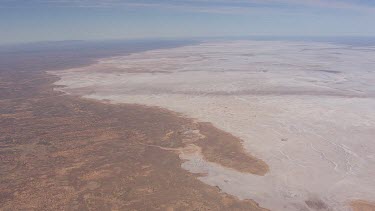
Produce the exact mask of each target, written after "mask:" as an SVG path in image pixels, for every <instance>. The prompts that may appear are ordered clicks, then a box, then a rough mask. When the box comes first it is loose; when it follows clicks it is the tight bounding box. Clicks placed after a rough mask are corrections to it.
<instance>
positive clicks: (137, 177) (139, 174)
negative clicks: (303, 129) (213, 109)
mask: <svg viewBox="0 0 375 211" xmlns="http://www.w3.org/2000/svg"><path fill="white" fill-rule="evenodd" d="M49 55H50V54H49ZM7 58H9V57H7ZM3 59H4V57H3ZM38 59H39V60H38ZM71 60H72V58H71ZM0 61H1V58H0ZM3 61H5V60H3ZM7 61H8V60H7ZM8 62H9V61H8ZM44 62H45V61H44ZM74 62H76V63H77V65H78V64H79V65H82V64H84V63H85V62H86V61H85V62H77V61H74ZM74 62H73V63H74ZM4 63H5V62H4ZM4 63H3V64H4ZM81 63H82V64H81ZM69 65H70V66H74V65H72V64H69ZM69 65H68V66H69ZM64 66H66V65H65V64H63V63H62V62H61V61H55V62H54V63H53V65H51V64H49V66H48V65H45V66H43V57H39V56H36V57H35V58H34V57H28V58H26V57H25V59H23V60H19V62H17V60H14V62H13V66H12V65H9V66H7V67H6V68H5V67H4V66H2V67H1V70H0V210H264V209H263V208H261V207H259V206H258V205H257V203H255V202H254V201H251V200H238V199H236V198H234V197H232V196H230V195H228V194H225V193H222V192H220V190H219V189H218V188H216V187H212V186H209V185H206V184H204V183H203V182H201V181H199V180H198V179H197V177H198V176H199V175H196V174H192V173H189V172H188V171H186V170H184V169H182V168H181V164H182V162H183V161H182V160H181V159H180V158H179V155H178V149H181V148H184V147H186V146H187V145H191V144H195V145H197V146H200V147H201V148H202V153H203V155H204V156H205V157H206V159H207V160H209V161H212V162H217V163H219V164H222V165H223V166H225V167H229V168H233V169H236V170H239V171H243V172H249V173H254V174H258V175H264V174H265V173H266V172H267V171H268V167H267V165H266V164H265V163H264V162H262V161H260V160H258V159H256V158H254V157H252V156H250V155H248V154H246V153H245V152H244V150H243V149H242V146H241V142H240V140H239V139H237V138H235V137H233V136H231V135H230V134H227V133H225V132H223V131H220V130H218V129H216V128H214V127H213V126H212V125H210V124H207V123H195V122H194V121H192V120H190V119H186V118H182V117H180V116H178V115H176V114H174V113H172V112H169V111H166V110H162V109H159V108H150V107H144V106H139V105H112V104H108V103H104V102H98V101H93V100H86V99H82V98H79V97H75V96H68V95H64V94H63V93H60V92H56V91H54V90H53V88H54V86H53V85H52V83H53V82H54V81H56V80H58V78H57V77H54V76H50V75H48V74H46V73H45V72H44V71H45V70H49V69H59V68H61V67H64ZM46 68H48V69H46ZM197 131H198V132H200V134H198V135H197ZM168 149H176V150H168Z"/></svg>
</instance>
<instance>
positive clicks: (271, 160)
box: [49, 41, 375, 210]
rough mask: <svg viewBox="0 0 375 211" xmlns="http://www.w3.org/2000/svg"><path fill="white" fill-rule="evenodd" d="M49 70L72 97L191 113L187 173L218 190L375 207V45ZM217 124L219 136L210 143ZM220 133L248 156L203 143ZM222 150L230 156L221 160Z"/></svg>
mask: <svg viewBox="0 0 375 211" xmlns="http://www.w3.org/2000/svg"><path fill="white" fill-rule="evenodd" d="M49 73H50V74H53V75H55V76H58V77H59V78H60V80H58V81H56V82H55V85H58V88H57V90H59V91H63V92H65V93H68V94H72V95H78V96H83V97H85V98H89V99H95V100H103V102H105V103H113V104H117V103H130V104H142V105H147V106H155V107H158V108H161V109H168V110H170V111H172V112H177V114H179V115H181V116H183V117H186V118H192V119H193V122H194V123H192V124H198V125H200V126H196V127H195V128H193V129H192V130H189V131H188V133H189V134H188V135H189V136H191V137H190V138H189V140H190V141H187V142H186V143H185V145H184V147H182V148H179V149H178V150H177V151H178V154H179V156H180V158H181V159H182V160H183V163H182V168H184V169H186V170H188V171H190V172H191V173H195V174H196V175H199V180H201V181H202V182H204V183H206V184H208V185H210V186H212V187H217V188H218V189H219V190H220V191H222V192H223V193H226V194H229V195H232V196H234V197H237V198H238V199H251V200H254V201H255V202H257V203H259V205H260V206H261V207H264V208H267V209H271V210H350V205H353V206H352V207H354V208H358V210H359V209H361V207H362V208H363V209H365V208H367V209H369V210H371V209H373V208H372V205H371V203H370V202H371V201H374V200H375V179H374V175H375V142H374V140H375V139H374V138H375V86H374V84H375V48H373V47H360V46H357V47H355V46H349V45H344V44H328V43H317V42H292V41H225V42H206V43H201V44H198V45H190V46H184V47H177V48H171V49H161V50H150V51H145V52H140V53H134V54H130V55H126V56H116V57H110V58H105V59H99V60H98V61H97V63H95V64H92V65H89V66H86V67H80V68H72V69H66V70H64V71H50V72H49ZM202 122H208V123H202ZM210 124H212V125H213V126H214V127H216V128H218V129H216V128H214V127H212V130H219V131H222V133H223V134H222V135H221V136H216V138H215V137H214V138H211V139H210V138H206V137H208V134H209V133H207V130H204V127H205V125H206V126H210ZM210 127H211V126H210ZM205 131H206V133H205ZM224 131H225V132H224ZM170 135H173V133H170ZM223 136H224V137H225V136H227V137H229V138H227V139H226V140H231V139H233V140H236V141H234V142H230V143H239V142H238V139H237V138H236V137H238V138H239V139H240V140H241V143H242V146H243V147H244V151H242V149H241V146H236V147H235V149H236V150H228V151H226V152H224V153H222V152H223V150H217V151H216V154H215V153H210V152H212V149H215V147H209V148H207V147H205V146H204V145H205V144H209V143H216V142H215V141H216V140H220V137H223ZM192 137H193V138H192ZM194 137H195V138H194ZM205 138H206V141H204V140H205ZM192 140H193V141H192ZM209 140H211V142H210V141H209ZM204 143H205V144H204ZM156 147H157V149H161V150H165V151H171V150H172V151H173V150H174V151H176V149H171V148H170V147H168V146H161V145H158V146H156ZM223 148H225V146H224V147H223ZM219 151H220V153H222V154H224V155H226V156H228V155H229V154H231V153H235V154H234V155H233V156H232V157H231V159H229V160H228V159H222V158H221V157H220V153H218V152H219ZM238 152H240V153H238ZM241 153H244V154H247V156H245V155H243V156H244V157H246V158H244V157H241ZM237 154H238V156H240V157H238V156H237ZM247 164H251V165H250V167H249V166H248V165H247ZM366 201H367V202H366Z"/></svg>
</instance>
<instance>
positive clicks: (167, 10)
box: [0, 0, 375, 44]
mask: <svg viewBox="0 0 375 211" xmlns="http://www.w3.org/2000/svg"><path fill="white" fill-rule="evenodd" d="M374 26H375V0H153V1H151V0H138V1H137V0H0V44H4V43H22V42H34V41H52V40H103V39H144V38H146V39H149V38H189V37H217V36H218V37H222V36H252V35H267V36H375V27H374Z"/></svg>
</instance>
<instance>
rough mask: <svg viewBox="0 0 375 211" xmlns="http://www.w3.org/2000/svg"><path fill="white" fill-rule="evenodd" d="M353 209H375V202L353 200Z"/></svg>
mask: <svg viewBox="0 0 375 211" xmlns="http://www.w3.org/2000/svg"><path fill="white" fill-rule="evenodd" d="M350 205H351V207H352V209H353V211H375V203H373V202H367V201H362V200H357V201H353V202H352V203H351V204H350Z"/></svg>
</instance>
